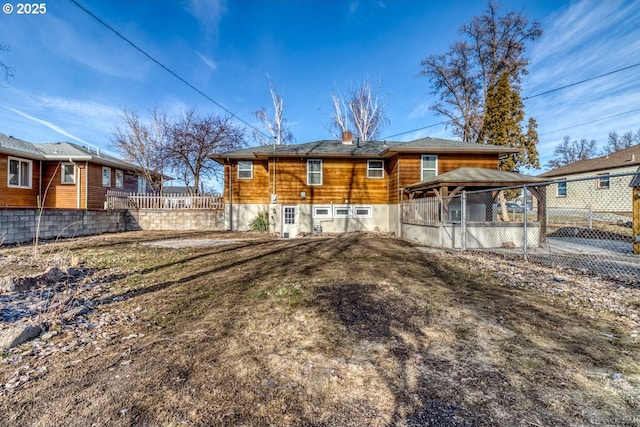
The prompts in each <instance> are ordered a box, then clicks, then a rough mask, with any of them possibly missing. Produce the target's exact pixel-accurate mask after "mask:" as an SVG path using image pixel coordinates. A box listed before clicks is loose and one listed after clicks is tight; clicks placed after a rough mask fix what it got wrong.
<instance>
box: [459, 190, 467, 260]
mask: <svg viewBox="0 0 640 427" xmlns="http://www.w3.org/2000/svg"><path fill="white" fill-rule="evenodd" d="M460 246H461V249H462V250H463V251H466V250H467V191H466V190H462V198H461V200H460Z"/></svg>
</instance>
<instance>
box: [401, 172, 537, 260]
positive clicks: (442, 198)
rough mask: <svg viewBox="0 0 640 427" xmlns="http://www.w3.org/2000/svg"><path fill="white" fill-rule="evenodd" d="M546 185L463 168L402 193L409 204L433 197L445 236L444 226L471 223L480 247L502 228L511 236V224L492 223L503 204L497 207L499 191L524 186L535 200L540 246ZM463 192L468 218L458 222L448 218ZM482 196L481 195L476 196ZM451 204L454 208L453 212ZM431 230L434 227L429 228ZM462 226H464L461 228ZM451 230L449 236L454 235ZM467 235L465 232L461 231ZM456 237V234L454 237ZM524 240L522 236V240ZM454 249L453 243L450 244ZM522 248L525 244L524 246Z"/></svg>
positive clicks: (531, 179)
mask: <svg viewBox="0 0 640 427" xmlns="http://www.w3.org/2000/svg"><path fill="white" fill-rule="evenodd" d="M548 184H549V180H548V179H547V178H540V177H534V176H529V175H522V174H520V173H516V172H504V171H498V170H493V169H486V168H471V167H463V168H458V169H455V170H452V171H449V172H446V173H443V174H440V175H437V176H434V177H432V178H429V179H427V180H424V181H421V182H418V183H416V184H412V185H409V186H407V187H405V188H404V189H403V195H404V197H403V199H405V200H408V201H409V202H411V201H413V200H416V199H423V198H433V197H435V198H436V199H437V201H438V202H439V204H440V206H441V207H442V208H441V212H439V221H438V225H442V224H445V225H442V227H444V232H445V234H446V227H447V225H446V223H454V222H456V221H460V222H464V223H469V222H473V223H474V227H475V232H476V233H477V236H474V237H473V239H475V240H476V241H477V242H479V243H478V245H479V247H486V246H484V245H485V244H487V243H482V242H483V241H484V242H486V241H487V240H488V237H490V236H488V235H489V234H493V235H496V234H500V232H501V231H504V230H501V229H500V227H502V228H505V229H506V228H508V229H509V230H510V231H509V232H511V233H513V232H514V224H510V223H506V222H502V223H500V222H497V221H496V215H497V212H496V207H500V206H502V205H503V203H500V200H499V199H500V194H501V190H504V189H509V188H513V189H516V188H519V187H522V186H525V185H526V188H527V190H528V191H530V192H531V194H532V196H533V197H534V198H535V199H536V208H537V209H536V219H535V223H536V227H537V231H538V233H537V240H538V241H537V243H538V244H543V243H544V242H545V236H546V189H545V187H546V186H547V185H548ZM466 192H470V193H472V194H470V195H468V196H467V197H466V199H465V200H466V203H467V205H466V207H465V209H464V211H465V214H468V217H464V218H459V217H457V216H456V215H452V213H453V212H452V211H454V210H455V212H456V213H457V212H458V211H457V209H460V206H459V204H460V203H461V202H460V198H459V197H456V196H461V195H463V194H465V195H466ZM480 192H484V193H480ZM452 203H454V204H456V205H455V209H454V208H453V206H452ZM522 211H523V217H526V215H525V213H526V212H527V204H526V203H525V204H524V206H522ZM430 225H431V226H435V224H430ZM463 225H464V224H463ZM453 230H454V229H453V228H452V231H451V234H454V231H453ZM465 231H466V232H467V233H468V232H470V230H469V228H468V227H467V230H465ZM458 234H460V233H458ZM483 236H485V237H483ZM522 239H524V236H522ZM444 240H446V239H443V238H442V233H441V235H440V236H439V241H440V243H441V244H442V242H443V241H444ZM452 244H453V245H455V242H453V243H452ZM525 244H526V243H525Z"/></svg>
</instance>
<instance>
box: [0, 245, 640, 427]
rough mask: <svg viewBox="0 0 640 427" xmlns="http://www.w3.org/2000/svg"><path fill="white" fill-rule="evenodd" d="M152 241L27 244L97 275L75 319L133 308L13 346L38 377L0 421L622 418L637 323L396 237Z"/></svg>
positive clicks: (630, 409)
mask: <svg viewBox="0 0 640 427" xmlns="http://www.w3.org/2000/svg"><path fill="white" fill-rule="evenodd" d="M159 236H160V235H158V234H155V235H149V234H148V233H147V234H142V233H127V234H120V235H110V236H101V237H100V238H91V239H82V240H78V241H73V242H61V243H57V244H56V245H45V246H43V247H41V253H42V254H43V255H42V258H45V259H46V256H47V254H49V256H53V254H55V253H56V248H60V246H58V245H66V246H62V247H64V248H65V250H68V251H69V253H70V255H71V256H74V257H77V258H78V259H80V260H82V261H83V262H84V263H85V264H86V265H87V266H90V267H92V268H98V269H100V271H99V274H97V276H99V277H102V280H105V281H107V282H109V283H110V285H111V288H110V294H109V295H105V296H104V300H103V304H102V305H101V306H99V307H98V308H97V309H96V310H94V312H93V313H92V314H90V315H89V316H88V317H89V320H91V318H92V316H98V314H101V315H104V314H105V313H110V312H113V313H118V312H126V313H135V315H134V314H132V315H131V316H129V317H127V318H126V319H128V320H127V321H117V322H113V324H110V325H106V326H103V327H102V328H101V329H100V330H99V331H96V332H95V334H96V337H98V338H96V339H97V344H87V345H81V346H75V347H73V349H72V350H70V351H68V352H62V353H58V354H55V355H52V356H49V357H48V358H46V359H36V358H35V357H34V358H32V359H30V358H29V354H28V353H29V344H25V345H24V346H23V347H22V348H21V349H19V350H18V351H21V352H24V353H25V355H24V359H23V361H22V362H21V363H29V364H31V365H36V366H38V365H46V366H47V369H48V370H47V374H46V375H44V376H43V377H42V378H40V379H39V380H38V381H34V382H30V383H27V384H26V385H25V386H24V387H23V388H22V389H19V390H17V391H16V392H11V393H5V395H4V396H3V397H2V399H0V414H2V415H0V417H2V418H3V419H2V420H1V422H0V424H2V425H6V426H22V425H33V426H49V425H68V426H74V425H77V426H85V425H87V426H88V425H92V424H97V425H247V426H254V425H255V426H262V425H278V426H283V425H284V426H286V425H292V426H293V425H308V426H329V425H340V426H349V425H353V426H361V425H369V426H388V425H406V426H415V425H458V426H473V425H509V426H512V425H534V426H535V425H584V424H590V423H594V424H608V425H640V392H639V390H640V351H639V350H640V342H639V339H638V335H637V333H638V331H637V330H636V329H633V327H632V326H629V322H617V318H616V315H614V314H611V313H598V312H594V311H589V310H588V309H584V310H575V309H572V308H570V307H568V306H567V305H565V304H563V303H562V300H561V298H559V297H555V298H553V299H552V298H549V297H548V296H545V295H543V294H540V293H535V292H531V291H528V290H526V289H516V288H509V287H505V286H502V285H501V283H499V282H498V281H497V280H496V279H495V278H494V277H493V276H491V275H488V274H485V273H484V272H482V271H478V270H476V269H474V268H473V267H474V266H473V265H465V264H460V262H459V261H458V262H453V261H452V259H451V258H449V257H447V255H446V253H438V254H425V253H423V252H420V251H418V250H417V249H416V248H415V247H413V246H412V245H411V244H409V243H407V242H403V241H400V240H396V239H389V238H380V237H370V236H364V235H358V234H355V235H347V236H344V237H338V238H332V239H324V238H314V239H298V240H271V239H257V240H247V241H239V242H238V243H236V244H232V245H228V246H215V247H200V248H192V249H181V250H173V249H166V248H157V247H153V246H147V245H144V244H143V243H144V241H146V240H152V239H156V238H159ZM215 236H218V237H224V238H229V237H232V236H230V235H226V234H217V235H215ZM160 237H169V236H167V235H161V236H160ZM183 237H194V236H193V235H192V234H184V235H183ZM200 237H212V236H211V235H210V236H202V235H200ZM235 237H238V235H235ZM253 237H255V236H253ZM20 250H21V249H19V248H18V249H11V250H7V251H4V252H15V254H13V253H12V255H14V256H16V257H19V256H20ZM0 273H1V272H0ZM114 296H115V297H118V298H115V300H114V298H113V297H114ZM134 334H135V338H129V337H131V336H132V335H134ZM100 337H102V338H100ZM56 339H59V340H74V339H76V337H75V336H74V334H73V332H71V331H67V332H66V333H64V334H63V335H61V336H59V337H56ZM15 369H16V367H15V366H12V365H10V364H8V363H0V383H2V380H3V379H4V378H3V376H4V375H6V374H7V373H8V372H9V371H12V370H15ZM616 373H618V374H620V375H616V376H615V378H619V379H614V375H615V374H616Z"/></svg>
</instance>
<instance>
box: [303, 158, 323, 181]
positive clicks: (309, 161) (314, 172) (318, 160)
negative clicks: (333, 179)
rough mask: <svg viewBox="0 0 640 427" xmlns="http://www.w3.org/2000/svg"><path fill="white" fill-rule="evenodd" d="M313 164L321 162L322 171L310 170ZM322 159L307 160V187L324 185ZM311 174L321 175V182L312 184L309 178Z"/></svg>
mask: <svg viewBox="0 0 640 427" xmlns="http://www.w3.org/2000/svg"><path fill="white" fill-rule="evenodd" d="M313 162H319V163H320V171H312V170H311V168H310V165H311V163H313ZM322 163H323V162H322V159H308V160H307V185H322V182H323V179H324V177H323V173H322V172H323V164H322ZM311 174H320V182H319V183H311V180H310V179H309V177H310V176H311Z"/></svg>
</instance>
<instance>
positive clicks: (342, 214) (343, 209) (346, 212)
mask: <svg viewBox="0 0 640 427" xmlns="http://www.w3.org/2000/svg"><path fill="white" fill-rule="evenodd" d="M333 217H334V218H350V217H351V208H350V207H349V206H338V207H335V208H333Z"/></svg>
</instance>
